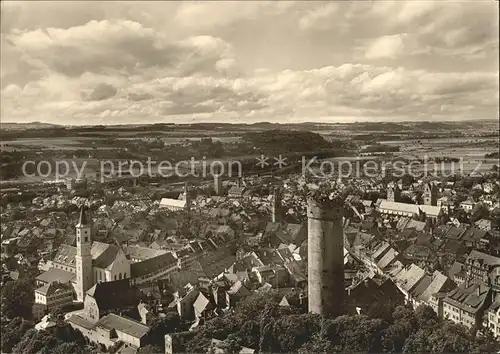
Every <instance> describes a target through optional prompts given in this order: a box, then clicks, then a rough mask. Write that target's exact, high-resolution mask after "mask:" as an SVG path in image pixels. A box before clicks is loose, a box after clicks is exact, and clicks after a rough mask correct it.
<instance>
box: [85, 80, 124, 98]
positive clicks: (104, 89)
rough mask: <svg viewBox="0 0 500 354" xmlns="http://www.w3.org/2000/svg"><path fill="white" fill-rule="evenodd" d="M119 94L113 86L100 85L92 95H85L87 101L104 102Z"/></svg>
mask: <svg viewBox="0 0 500 354" xmlns="http://www.w3.org/2000/svg"><path fill="white" fill-rule="evenodd" d="M117 92H118V90H117V89H116V87H114V86H113V85H109V84H99V85H98V86H97V87H96V88H95V89H93V90H92V92H90V94H88V95H85V94H84V97H85V99H86V100H87V101H102V100H107V99H108V98H111V97H113V96H115V95H116V93H117Z"/></svg>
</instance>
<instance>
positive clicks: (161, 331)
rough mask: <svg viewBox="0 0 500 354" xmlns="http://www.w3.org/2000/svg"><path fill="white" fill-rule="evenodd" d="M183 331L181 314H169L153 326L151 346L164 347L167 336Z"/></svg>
mask: <svg viewBox="0 0 500 354" xmlns="http://www.w3.org/2000/svg"><path fill="white" fill-rule="evenodd" d="M182 329H183V328H182V323H181V318H180V317H179V314H178V313H177V312H167V314H166V316H165V317H164V318H159V319H158V320H157V321H156V322H154V323H153V324H152V325H151V331H150V338H151V344H152V345H158V346H162V345H164V343H165V334H167V333H175V332H179V331H181V330H182Z"/></svg>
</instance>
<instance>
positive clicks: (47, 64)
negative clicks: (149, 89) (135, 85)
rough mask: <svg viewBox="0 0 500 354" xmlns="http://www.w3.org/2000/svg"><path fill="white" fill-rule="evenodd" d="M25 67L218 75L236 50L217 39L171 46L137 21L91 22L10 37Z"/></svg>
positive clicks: (200, 38)
mask: <svg viewBox="0 0 500 354" xmlns="http://www.w3.org/2000/svg"><path fill="white" fill-rule="evenodd" d="M6 40H8V41H9V42H10V43H12V45H13V46H14V48H15V49H14V52H16V53H18V55H19V57H20V59H21V62H22V63H27V64H30V65H33V66H36V67H38V68H39V69H42V70H43V69H46V70H54V71H56V72H58V73H61V74H64V75H67V76H73V77H75V76H79V75H82V74H84V73H85V72H93V73H101V74H102V73H110V72H112V71H120V70H125V71H127V72H128V73H137V72H141V71H142V70H144V69H145V68H149V67H154V66H161V67H164V68H165V69H167V70H168V69H170V70H172V72H176V73H177V74H179V73H185V72H192V71H198V70H201V71H217V70H219V68H220V66H221V65H222V64H221V63H226V66H229V67H230V65H228V64H227V63H229V62H230V60H231V59H232V55H233V53H232V48H231V45H230V44H228V43H226V42H224V41H223V40H221V39H219V38H215V37H212V36H198V37H191V38H188V39H185V40H182V41H177V42H169V41H168V40H167V39H166V38H165V37H164V36H162V35H161V34H159V33H157V32H156V31H155V30H153V29H151V28H146V27H144V26H142V25H141V24H139V23H137V22H132V21H124V20H121V21H119V20H112V21H111V20H104V21H100V22H97V21H90V22H88V23H87V24H85V25H83V26H76V27H71V28H68V29H60V28H47V29H44V30H42V29H37V30H34V31H23V32H17V31H16V32H14V33H11V34H9V35H6Z"/></svg>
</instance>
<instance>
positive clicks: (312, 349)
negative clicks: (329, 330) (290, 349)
mask: <svg viewBox="0 0 500 354" xmlns="http://www.w3.org/2000/svg"><path fill="white" fill-rule="evenodd" d="M332 351H333V346H332V343H331V342H330V340H328V338H327V337H326V335H325V334H324V333H316V334H315V335H314V336H313V337H312V338H311V340H310V341H308V342H307V343H304V345H302V347H301V348H300V349H299V351H298V352H299V354H309V353H318V354H319V353H321V354H328V353H331V352H332Z"/></svg>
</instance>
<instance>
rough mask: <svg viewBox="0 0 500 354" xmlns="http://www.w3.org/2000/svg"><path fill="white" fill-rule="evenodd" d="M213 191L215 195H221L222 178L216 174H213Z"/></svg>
mask: <svg viewBox="0 0 500 354" xmlns="http://www.w3.org/2000/svg"><path fill="white" fill-rule="evenodd" d="M214 191H215V195H219V196H221V195H222V178H221V176H219V175H218V174H214Z"/></svg>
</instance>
